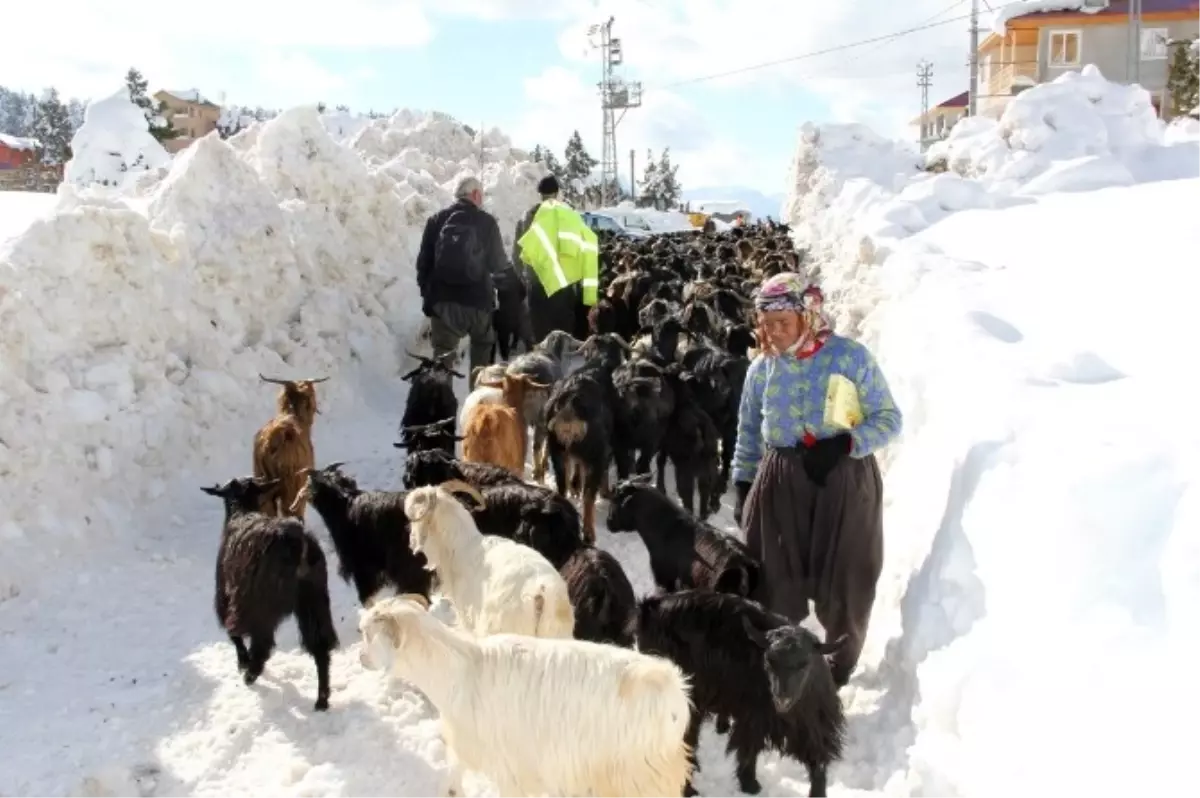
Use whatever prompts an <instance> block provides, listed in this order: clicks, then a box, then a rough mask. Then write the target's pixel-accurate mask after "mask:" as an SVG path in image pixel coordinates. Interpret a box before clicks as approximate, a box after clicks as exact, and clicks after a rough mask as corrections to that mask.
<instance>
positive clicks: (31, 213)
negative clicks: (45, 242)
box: [0, 191, 57, 257]
mask: <svg viewBox="0 0 1200 798" xmlns="http://www.w3.org/2000/svg"><path fill="white" fill-rule="evenodd" d="M56 201H57V197H55V196H54V195H53V194H43V193H41V192H33V191H0V251H2V250H3V249H4V245H5V244H6V243H7V242H8V240H9V239H11V238H16V237H17V236H19V235H20V234H21V233H24V232H25V231H26V230H28V229H29V225H31V224H33V221H34V220H35V219H37V218H38V217H39V216H45V215H47V214H49V213H50V212H51V211H52V210H54V203H55V202H56ZM0 257H2V256H0Z"/></svg>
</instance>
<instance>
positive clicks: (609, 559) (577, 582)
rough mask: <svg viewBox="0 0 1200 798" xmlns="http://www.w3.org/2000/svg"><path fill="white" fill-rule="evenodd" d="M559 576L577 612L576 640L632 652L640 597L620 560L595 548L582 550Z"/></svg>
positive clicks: (570, 559)
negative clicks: (632, 630)
mask: <svg viewBox="0 0 1200 798" xmlns="http://www.w3.org/2000/svg"><path fill="white" fill-rule="evenodd" d="M558 572H559V573H560V574H562V577H563V579H565V580H566V582H567V594H568V595H569V596H570V597H571V606H572V607H573V608H574V609H575V639H576V640H591V641H592V642H594V643H609V644H611V645H614V646H623V647H625V648H632V647H633V635H632V634H631V627H632V626H633V625H634V624H633V618H634V612H635V611H636V610H637V597H636V596H635V595H634V592H633V585H631V584H630V583H629V577H628V576H626V575H625V571H624V569H622V568H621V563H620V562H618V561H617V558H616V557H614V556H612V555H611V554H609V553H608V552H607V551H604V550H603V549H598V548H596V547H595V546H580V547H579V548H578V549H576V550H575V551H574V552H573V553H572V554H571V556H570V557H568V558H567V561H566V562H565V563H563V564H562V567H560V568H559V569H558Z"/></svg>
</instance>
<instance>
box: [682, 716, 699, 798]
mask: <svg viewBox="0 0 1200 798" xmlns="http://www.w3.org/2000/svg"><path fill="white" fill-rule="evenodd" d="M703 722H704V715H702V714H701V713H700V712H699V711H697V710H696V708H695V707H693V708H692V714H691V717H689V718H688V725H687V729H686V730H685V731H684V732H683V744H684V745H686V746H687V749H688V760H689V761H690V762H691V765H692V767H691V771H690V772H689V773H688V780H687V781H686V782H684V785H683V794H684V795H688V796H690V795H698V793H697V792H696V788H695V787H693V786H692V777H693V776H695V774H696V771H698V770H699V769H700V761H699V759H698V758H697V756H696V749H697V748H698V747H699V746H700V724H701V723H703Z"/></svg>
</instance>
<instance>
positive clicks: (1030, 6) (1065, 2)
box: [992, 0, 1108, 36]
mask: <svg viewBox="0 0 1200 798" xmlns="http://www.w3.org/2000/svg"><path fill="white" fill-rule="evenodd" d="M1106 8H1108V3H1107V2H1103V3H1097V2H1096V1H1095V0H1093V2H1091V3H1087V2H1086V0H1024V2H1012V1H1010V2H1008V3H1006V4H1005V5H1002V6H1000V7H999V8H997V9H996V11H995V14H994V15H993V16H992V33H994V34H996V35H997V36H1003V35H1004V34H1005V32H1006V30H1007V29H1008V21H1009V20H1010V19H1017V18H1018V17H1024V16H1027V15H1029V14H1036V13H1039V12H1040V13H1053V12H1055V11H1065V12H1069V13H1080V14H1095V13H1097V12H1099V11H1103V10H1105V9H1106Z"/></svg>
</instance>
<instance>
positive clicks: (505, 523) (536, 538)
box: [464, 480, 584, 568]
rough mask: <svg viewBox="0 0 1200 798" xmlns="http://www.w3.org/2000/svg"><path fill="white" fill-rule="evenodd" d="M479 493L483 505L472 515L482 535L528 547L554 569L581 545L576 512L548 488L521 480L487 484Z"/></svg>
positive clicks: (572, 506) (568, 503)
mask: <svg viewBox="0 0 1200 798" xmlns="http://www.w3.org/2000/svg"><path fill="white" fill-rule="evenodd" d="M464 481H466V480H464ZM468 484H470V483H468ZM479 492H480V494H481V495H482V496H483V498H484V505H483V506H482V507H480V508H478V509H473V511H472V515H473V516H474V517H475V525H476V526H478V527H479V531H480V532H481V533H482V534H484V535H498V536H500V537H505V538H511V539H513V540H515V541H517V542H518V543H522V544H524V545H526V546H529V547H530V548H531V549H534V550H536V551H537V552H538V553H539V554H541V555H542V556H543V557H545V558H546V559H547V560H549V561H550V564H551V565H553V566H554V567H555V568H562V567H563V564H564V563H565V562H566V561H567V558H569V557H570V556H571V554H572V553H573V552H574V551H575V550H576V549H578V548H579V547H580V546H582V545H583V542H584V541H583V535H582V533H581V531H580V529H581V524H580V521H579V511H578V510H576V509H575V506H574V505H573V504H571V502H570V501H568V500H567V499H566V497H564V496H560V495H558V494H557V493H555V492H554V491H552V490H550V489H549V488H545V487H542V486H541V485H530V484H526V483H520V484H508V485H488V486H485V487H483V488H480V490H479Z"/></svg>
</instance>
